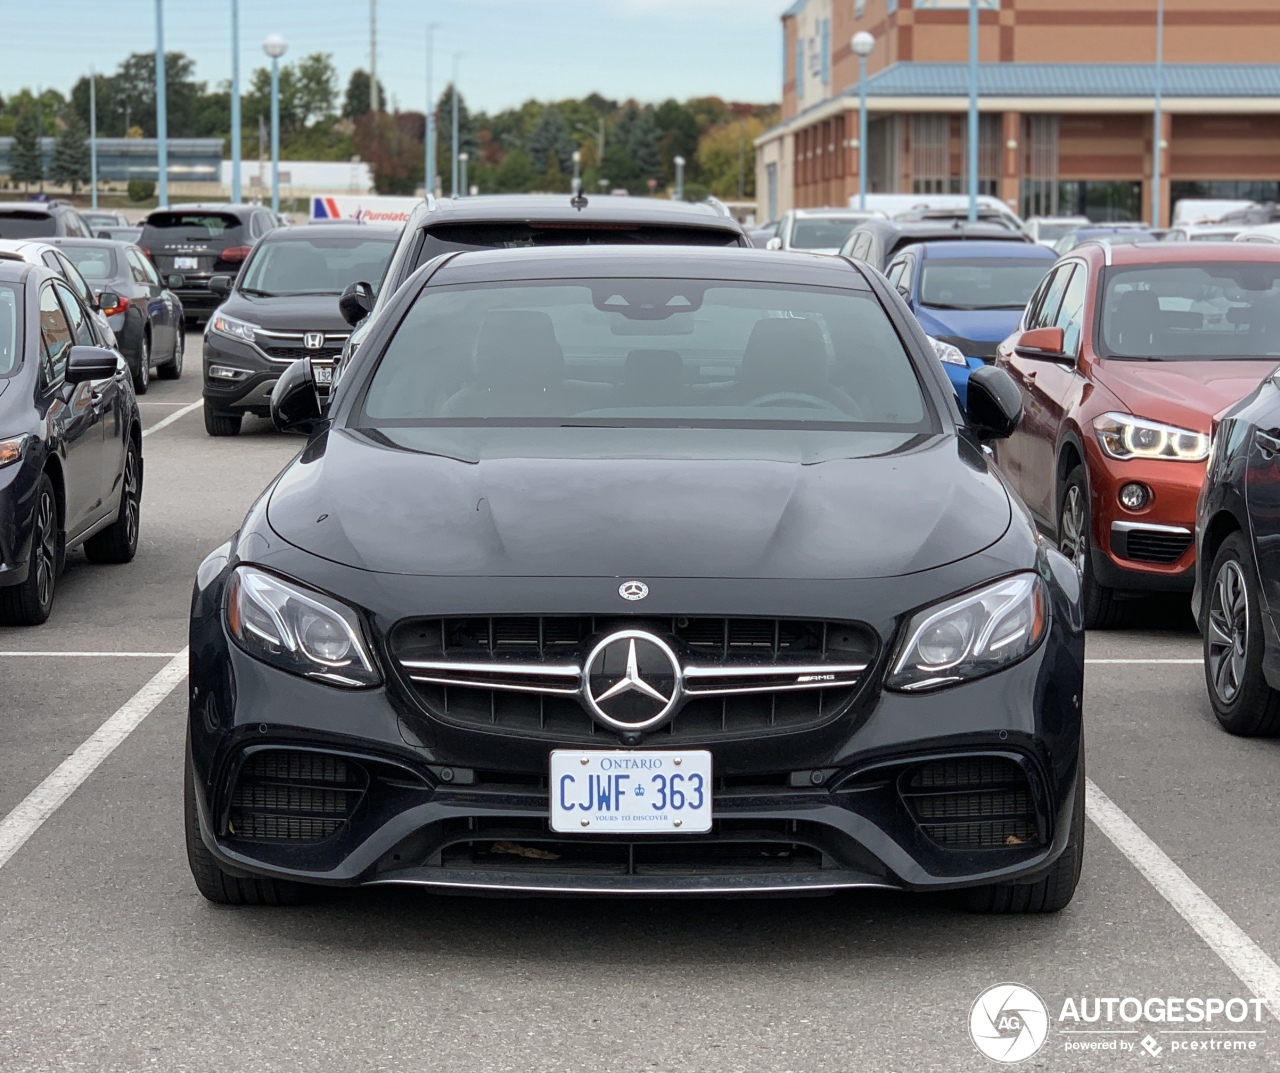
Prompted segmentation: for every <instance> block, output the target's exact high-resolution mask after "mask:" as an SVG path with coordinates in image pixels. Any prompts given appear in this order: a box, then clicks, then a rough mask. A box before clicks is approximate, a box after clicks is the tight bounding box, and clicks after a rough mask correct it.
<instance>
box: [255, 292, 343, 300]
mask: <svg viewBox="0 0 1280 1073" xmlns="http://www.w3.org/2000/svg"><path fill="white" fill-rule="evenodd" d="M341 293H342V292H341V291H276V293H275V294H273V295H272V296H271V297H273V298H309V297H311V296H312V295H324V294H341Z"/></svg>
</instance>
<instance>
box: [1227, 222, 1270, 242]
mask: <svg viewBox="0 0 1280 1073" xmlns="http://www.w3.org/2000/svg"><path fill="white" fill-rule="evenodd" d="M1233 241H1235V242H1280V224H1259V225H1258V226H1257V227H1246V228H1244V229H1243V230H1241V231H1240V233H1239V234H1238V235H1236V237H1235V239H1234V240H1233Z"/></svg>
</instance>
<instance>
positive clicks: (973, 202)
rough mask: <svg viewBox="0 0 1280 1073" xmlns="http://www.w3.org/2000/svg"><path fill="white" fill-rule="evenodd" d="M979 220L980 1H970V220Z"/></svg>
mask: <svg viewBox="0 0 1280 1073" xmlns="http://www.w3.org/2000/svg"><path fill="white" fill-rule="evenodd" d="M977 218H978V0H969V219H970V220H976V219H977Z"/></svg>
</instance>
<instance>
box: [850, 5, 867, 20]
mask: <svg viewBox="0 0 1280 1073" xmlns="http://www.w3.org/2000/svg"><path fill="white" fill-rule="evenodd" d="M866 14H867V0H853V17H854V18H855V19H861V18H863V17H865V16H866Z"/></svg>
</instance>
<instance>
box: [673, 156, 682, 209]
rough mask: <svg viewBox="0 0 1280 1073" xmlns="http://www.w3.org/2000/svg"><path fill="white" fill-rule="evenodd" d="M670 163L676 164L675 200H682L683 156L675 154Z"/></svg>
mask: <svg viewBox="0 0 1280 1073" xmlns="http://www.w3.org/2000/svg"><path fill="white" fill-rule="evenodd" d="M671 163H673V164H674V165H675V166H676V197H675V199H676V201H683V200H684V157H682V156H677V157H672V158H671Z"/></svg>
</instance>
